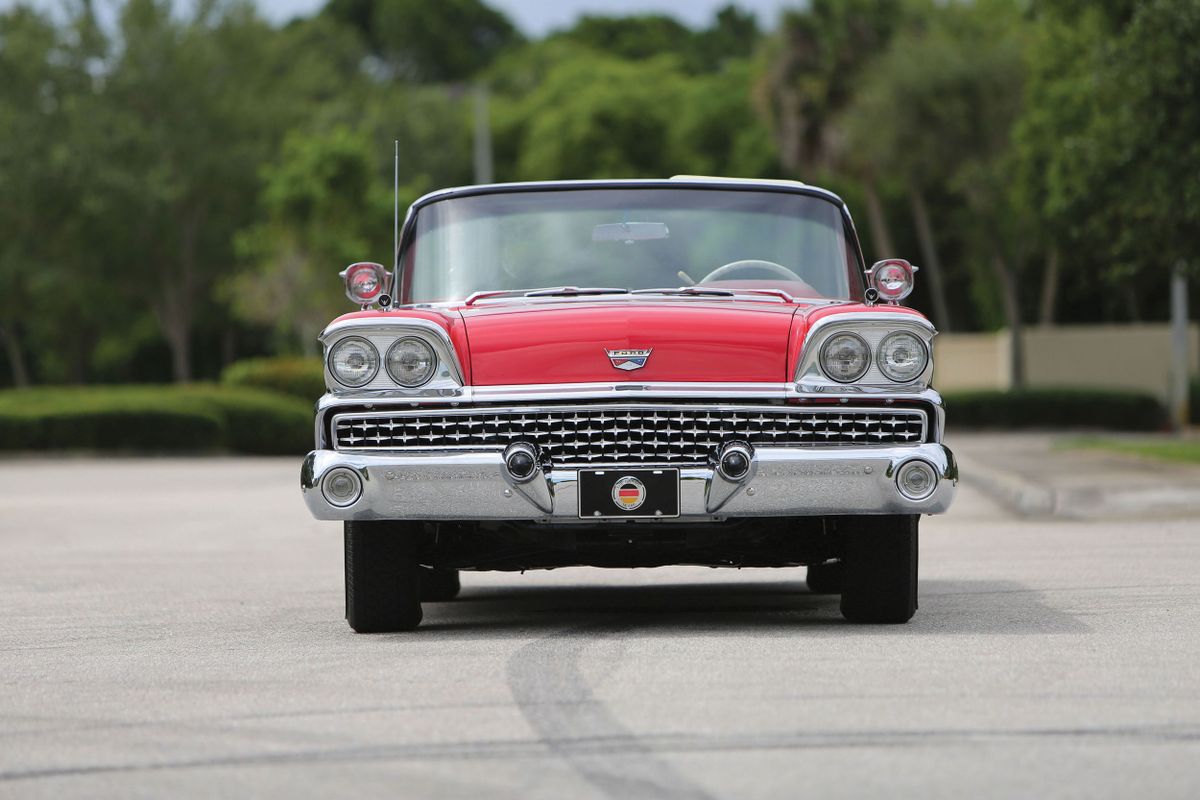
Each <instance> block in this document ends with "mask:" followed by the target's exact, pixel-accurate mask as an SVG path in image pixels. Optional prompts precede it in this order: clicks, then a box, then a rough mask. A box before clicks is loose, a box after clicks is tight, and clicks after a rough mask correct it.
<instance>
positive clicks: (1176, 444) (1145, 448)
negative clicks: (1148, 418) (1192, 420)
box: [1065, 437, 1200, 464]
mask: <svg viewBox="0 0 1200 800" xmlns="http://www.w3.org/2000/svg"><path fill="white" fill-rule="evenodd" d="M1065 446H1066V447H1069V448H1091V449H1095V450H1108V451H1109V452H1113V453H1125V454H1127V455H1132V456H1141V457H1142V458H1157V459H1160V460H1163V461H1182V462H1184V463H1188V464H1200V439H1124V438H1122V439H1105V438H1100V437H1086V438H1079V439H1072V440H1070V441H1069V442H1066V443H1065Z"/></svg>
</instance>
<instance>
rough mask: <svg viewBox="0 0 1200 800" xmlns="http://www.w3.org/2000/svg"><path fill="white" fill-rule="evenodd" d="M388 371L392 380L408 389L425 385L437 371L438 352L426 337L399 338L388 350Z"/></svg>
mask: <svg viewBox="0 0 1200 800" xmlns="http://www.w3.org/2000/svg"><path fill="white" fill-rule="evenodd" d="M386 363H387V372H388V375H390V376H392V380H394V381H395V382H396V383H398V384H400V385H401V386H403V387H405V388H407V389H414V388H416V387H418V386H423V385H424V384H426V383H428V382H429V379H430V378H432V377H433V373H434V372H435V371H437V365H438V361H437V354H435V353H434V352H433V348H432V347H430V346H429V344H428V343H427V342H426V341H425V340H424V339H418V338H417V337H415V336H406V337H404V338H403V339H397V340H396V343H395V344H393V345H392V346H391V347H389V348H388V351H387V359H386Z"/></svg>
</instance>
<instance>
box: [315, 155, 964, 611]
mask: <svg viewBox="0 0 1200 800" xmlns="http://www.w3.org/2000/svg"><path fill="white" fill-rule="evenodd" d="M915 269H916V268H915V267H912V266H911V265H910V264H909V263H908V262H906V261H903V260H900V259H892V260H887V261H881V262H879V263H877V264H875V265H874V266H872V267H871V268H869V269H868V268H867V267H866V264H865V263H864V261H863V256H862V251H861V249H860V246H859V242H858V238H857V236H856V234H855V231H854V226H853V223H852V222H851V219H850V214H849V212H848V211H847V209H846V207H845V205H844V204H843V203H842V201H841V200H840V199H839V198H838V197H837V196H835V195H833V194H831V193H830V192H827V191H825V190H823V189H818V188H815V187H812V186H806V185H804V184H800V183H795V182H791V181H767V180H733V179H721V178H700V177H679V178H673V179H670V180H628V181H582V182H574V181H572V182H545V183H521V184H502V185H491V186H470V187H465V188H458V189H448V190H445V191H440V192H435V193H433V194H430V195H427V196H425V197H423V198H421V199H420V200H418V201H417V202H416V203H415V204H414V205H413V206H412V208H411V209H410V210H409V212H408V216H407V218H406V220H405V222H404V226H403V229H402V234H401V236H400V239H399V246H398V249H397V253H396V264H395V267H394V269H392V270H387V269H385V268H384V267H382V266H381V265H379V264H374V263H365V262H364V263H358V264H353V265H351V266H350V267H349V268H347V270H346V271H345V272H344V273H342V275H343V277H344V279H345V281H346V290H347V294H348V296H349V297H350V298H351V300H353V301H354V302H355V303H356V304H358V305H360V306H361V307H362V310H360V311H357V312H355V313H351V314H346V315H345V316H342V317H339V318H338V319H336V320H334V321H333V322H332V323H331V324H330V325H329V326H328V327H327V328H326V329H325V331H324V332H323V333H322V334H321V342H322V344H323V346H324V352H325V377H326V382H327V385H328V388H329V391H328V393H327V394H325V395H324V396H323V397H322V398H321V400H320V401H319V403H318V405H317V411H316V449H315V450H314V451H313V452H311V453H310V454H309V455H308V457H307V458H306V459H305V461H304V465H303V469H302V473H301V487H302V491H303V494H304V499H305V501H306V503H307V504H308V507H309V509H310V510H311V511H312V513H313V515H314V516H316V517H317V518H318V519H324V520H342V521H343V522H344V526H345V566H346V616H347V618H348V620H349V622H350V626H351V627H352V628H353V629H354V630H356V631H360V632H368V631H398V630H409V629H412V628H415V627H416V626H417V625H418V624H419V623H420V621H421V603H422V602H423V601H425V602H428V601H439V600H448V599H450V598H452V597H454V596H455V595H456V594H457V592H458V589H459V571H460V570H526V569H541V568H554V567H563V566H572V565H590V566H597V567H650V566H661V565H667V564H702V565H708V566H731V567H743V566H744V567H785V566H806V567H807V568H808V572H807V580H808V585H809V588H810V589H811V590H812V591H815V592H822V593H836V594H840V595H841V611H842V615H843V616H844V617H845V618H846V619H848V620H851V621H854V622H865V623H900V622H906V621H907V620H909V619H910V618H911V617H912V615H913V613H914V611H915V610H916V607H917V526H918V521H919V519H920V516H921V515H922V514H934V513H939V512H942V511H945V510H946V509H947V508H948V507H949V505H950V502H951V499H952V498H953V496H954V490H955V484H956V483H957V479H958V474H957V468H956V466H955V462H954V458H953V456H952V455H951V453H950V451H949V450H948V449H946V447H945V446H944V445H943V444H942V433H943V427H944V415H943V410H942V402H941V399H940V397H939V396H938V394H937V393H936V392H935V391H933V389H932V388H930V378H931V377H932V373H933V363H932V358H931V352H932V350H931V341H932V339H933V336H934V333H935V332H934V329H933V326H932V325H930V323H929V322H928V321H927V320H926V319H925V317H923V316H922V315H921V314H919V313H917V312H916V311H913V310H911V309H908V308H904V307H902V306H900V305H898V302H899V301H900V300H903V299H904V297H905V296H907V295H908V293H909V292H910V291H911V290H912V283H913V273H914V271H915Z"/></svg>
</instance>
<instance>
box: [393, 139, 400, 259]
mask: <svg viewBox="0 0 1200 800" xmlns="http://www.w3.org/2000/svg"><path fill="white" fill-rule="evenodd" d="M394 144H395V158H394V159H393V161H392V270H393V271H394V270H396V269H397V268H399V266H400V140H399V139H396V140H395V142H394Z"/></svg>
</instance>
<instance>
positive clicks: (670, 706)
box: [0, 459, 1200, 800]
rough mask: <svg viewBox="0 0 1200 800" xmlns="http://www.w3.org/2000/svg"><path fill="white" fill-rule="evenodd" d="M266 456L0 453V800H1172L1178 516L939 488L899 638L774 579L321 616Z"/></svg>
mask: <svg viewBox="0 0 1200 800" xmlns="http://www.w3.org/2000/svg"><path fill="white" fill-rule="evenodd" d="M298 467H299V464H298V461H297V460H295V459H291V460H287V459H285V460H277V459H269V460H253V459H236V460H235V459H201V460H182V459H181V460H171V459H157V460H132V459H131V460H121V459H117V460H92V459H63V460H44V461H42V460H38V461H32V460H8V461H0V609H2V610H3V617H2V618H0V797H20V798H37V797H56V798H57V797H64V796H74V797H88V798H98V797H177V796H204V797H222V796H223V797H246V796H288V797H303V796H324V797H333V796H340V797H347V796H352V795H358V796H375V795H380V796H388V797H393V798H395V797H469V798H472V799H473V800H474V799H477V798H488V800H493V799H494V798H510V797H511V798H631V797H653V798H705V797H731V798H747V797H786V798H793V797H800V796H819V797H822V798H836V797H862V796H871V795H874V796H887V797H889V798H896V797H911V796H921V797H931V796H932V797H953V798H963V797H971V798H977V797H1017V796H1025V797H1035V796H1036V797H1080V798H1095V797H1106V796H1107V797H1130V796H1138V797H1146V798H1166V797H1181V798H1182V797H1188V798H1195V797H1197V796H1200V523H1198V522H1197V520H1196V519H1195V518H1190V519H1189V518H1163V517H1158V518H1154V519H1145V518H1136V517H1135V518H1128V519H1111V520H1100V521H1098V520H1089V521H1078V520H1076V521H1071V520H1055V519H1050V520H1033V519H1024V518H1018V517H1013V516H1010V515H1009V514H1008V513H1007V512H1005V511H1003V510H1002V509H1000V508H999V507H997V506H995V505H993V504H992V501H990V500H987V499H985V498H984V496H983V495H981V494H977V493H975V492H974V491H973V490H972V489H971V488H970V487H964V488H963V490H962V491H961V492H960V495H959V500H958V504H957V506H956V508H955V509H954V511H953V512H952V513H951V514H950V515H948V516H946V517H941V518H934V519H929V518H927V519H926V520H925V521H924V523H923V526H922V532H921V533H922V553H921V558H922V563H921V568H922V585H921V590H922V593H921V608H920V610H919V611H918V612H917V616H916V618H915V619H914V620H913V622H912V623H910V624H908V625H905V626H899V627H860V626H851V625H848V624H846V623H843V622H842V621H841V619H840V617H839V616H838V612H837V600H836V598H830V597H819V596H813V595H810V594H808V593H807V592H806V590H805V588H804V583H803V577H804V576H803V570H800V569H795V570H742V571H733V570H709V569H702V568H671V569H658V570H637V571H601V570H584V569H569V570H559V571H554V572H541V573H527V574H525V575H518V574H505V573H485V574H467V575H465V576H464V580H463V583H464V590H463V594H462V597H461V598H460V599H459V600H457V601H455V602H453V603H445V604H436V605H434V604H431V605H428V606H426V613H425V624H424V626H423V627H422V629H421V630H420V631H418V632H416V633H414V634H403V635H384V636H356V635H354V634H353V633H351V631H350V629H349V628H348V627H347V626H346V623H345V621H344V620H343V619H342V610H343V607H342V603H343V599H342V586H341V580H342V563H341V531H340V526H338V525H337V524H336V523H318V522H314V521H312V520H311V519H309V518H308V515H307V512H306V511H305V509H304V506H303V504H302V502H301V500H300V497H299V494H298V479H297V476H298Z"/></svg>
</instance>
